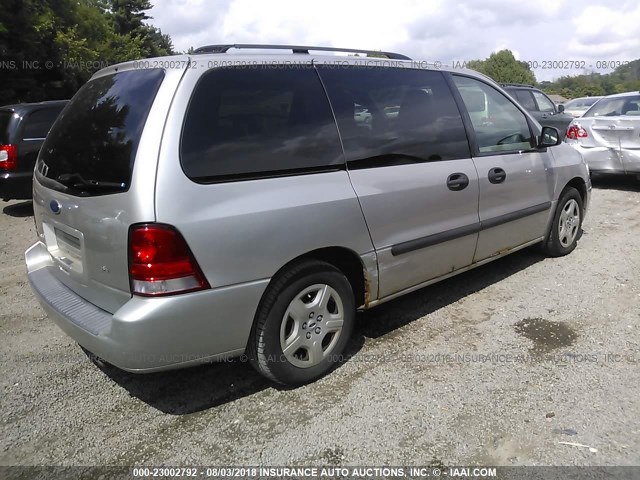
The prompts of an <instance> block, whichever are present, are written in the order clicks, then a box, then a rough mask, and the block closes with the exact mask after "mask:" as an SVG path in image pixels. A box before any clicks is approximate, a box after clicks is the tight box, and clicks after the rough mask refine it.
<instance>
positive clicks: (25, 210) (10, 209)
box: [2, 200, 33, 218]
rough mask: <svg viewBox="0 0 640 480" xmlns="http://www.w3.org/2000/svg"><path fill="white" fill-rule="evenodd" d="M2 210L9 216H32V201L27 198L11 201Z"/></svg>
mask: <svg viewBox="0 0 640 480" xmlns="http://www.w3.org/2000/svg"><path fill="white" fill-rule="evenodd" d="M2 212H3V213H4V214H5V215H9V216H10V217H17V218H23V217H33V202H32V201H31V200H27V201H26V202H20V203H13V204H11V205H7V206H6V207H4V208H3V209H2Z"/></svg>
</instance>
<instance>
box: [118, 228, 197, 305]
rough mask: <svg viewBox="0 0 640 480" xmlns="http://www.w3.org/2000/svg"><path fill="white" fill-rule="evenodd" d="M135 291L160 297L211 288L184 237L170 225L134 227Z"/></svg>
mask: <svg viewBox="0 0 640 480" xmlns="http://www.w3.org/2000/svg"><path fill="white" fill-rule="evenodd" d="M129 278H130V279H131V292H132V293H135V294H137V295H145V296H158V295H170V294H175V293H185V292H192V291H194V290H202V289H205V288H209V284H208V282H207V280H206V279H205V278H204V275H203V274H202V271H201V270H200V267H198V264H197V263H196V261H195V259H194V258H193V255H192V253H191V250H189V246H188V245H187V243H186V242H185V240H184V238H182V235H180V233H179V232H178V231H177V230H175V229H174V228H173V227H171V226H169V225H162V224H147V225H135V226H133V227H131V231H130V234H129Z"/></svg>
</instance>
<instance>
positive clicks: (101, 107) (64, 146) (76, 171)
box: [36, 69, 164, 196]
mask: <svg viewBox="0 0 640 480" xmlns="http://www.w3.org/2000/svg"><path fill="white" fill-rule="evenodd" d="M163 78H164V71H163V70H161V69H151V70H130V71H125V72H121V73H116V74H114V75H108V76H104V77H99V78H97V79H95V80H91V81H89V82H88V83H87V84H85V85H84V86H83V87H82V88H81V89H80V90H79V91H78V93H76V95H75V96H74V97H73V99H72V100H71V102H70V103H69V105H68V106H67V108H65V109H64V111H63V112H62V113H61V114H60V117H58V120H57V121H56V123H55V124H54V126H53V128H52V129H51V131H50V132H49V135H48V136H47V139H46V141H45V143H44V145H43V146H42V151H41V153H40V157H39V159H38V165H37V168H36V176H37V178H38V180H39V181H40V182H41V183H43V184H44V185H45V186H47V187H49V188H53V189H56V190H61V191H65V192H66V193H70V194H71V195H78V196H90V195H104V194H107V193H116V192H122V191H125V190H127V189H128V188H129V184H130V182H131V174H132V171H133V163H134V159H135V156H136V150H137V148H138V142H139V140H140V136H141V134H142V129H143V128H144V124H145V121H146V119H147V115H148V113H149V109H150V108H151V105H152V103H153V100H154V98H155V95H156V93H157V91H158V88H159V87H160V83H162V79H163Z"/></svg>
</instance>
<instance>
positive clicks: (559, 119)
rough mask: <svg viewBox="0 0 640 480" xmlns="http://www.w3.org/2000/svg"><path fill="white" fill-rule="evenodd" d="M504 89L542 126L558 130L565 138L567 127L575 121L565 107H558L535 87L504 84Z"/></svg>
mask: <svg viewBox="0 0 640 480" xmlns="http://www.w3.org/2000/svg"><path fill="white" fill-rule="evenodd" d="M502 88H504V89H505V90H506V91H507V92H508V93H509V95H511V96H512V97H513V98H515V99H516V100H517V101H518V102H519V103H520V105H522V106H523V107H524V108H526V109H527V110H528V111H529V113H530V114H531V115H532V116H533V118H535V119H536V120H537V121H538V123H540V125H542V126H543V127H555V128H557V129H558V131H559V132H560V135H561V137H562V138H564V135H565V133H566V131H567V127H568V126H569V124H570V123H571V120H573V117H572V116H571V115H568V114H566V113H564V106H562V105H559V106H557V107H556V104H555V103H553V102H552V101H551V99H550V98H549V97H547V95H545V93H544V92H542V91H540V90H538V89H537V88H535V87H534V86H533V85H523V84H520V83H503V84H502Z"/></svg>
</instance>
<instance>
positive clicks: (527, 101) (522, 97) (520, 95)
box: [510, 90, 538, 111]
mask: <svg viewBox="0 0 640 480" xmlns="http://www.w3.org/2000/svg"><path fill="white" fill-rule="evenodd" d="M510 93H515V94H516V95H515V96H516V99H517V100H518V102H520V105H522V106H523V107H524V108H525V109H527V110H531V111H535V110H538V108H537V107H536V102H535V101H534V100H533V96H532V95H531V92H530V91H529V90H515V92H513V91H512V92H510Z"/></svg>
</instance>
